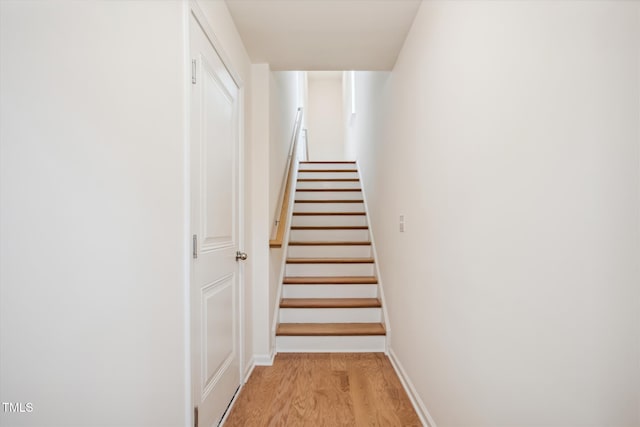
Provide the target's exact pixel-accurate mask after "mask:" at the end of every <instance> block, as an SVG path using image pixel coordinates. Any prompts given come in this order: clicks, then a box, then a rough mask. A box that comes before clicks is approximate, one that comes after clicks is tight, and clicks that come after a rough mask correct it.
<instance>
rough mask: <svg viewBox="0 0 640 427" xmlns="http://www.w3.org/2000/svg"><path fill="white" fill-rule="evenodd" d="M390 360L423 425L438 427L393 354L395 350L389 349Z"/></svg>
mask: <svg viewBox="0 0 640 427" xmlns="http://www.w3.org/2000/svg"><path fill="white" fill-rule="evenodd" d="M389 360H391V365H392V366H393V369H395V370H396V373H397V374H398V377H399V378H400V382H401V383H402V386H403V387H404V389H405V390H406V392H407V394H408V395H409V399H410V400H411V403H412V404H413V408H414V409H415V410H416V413H417V414H418V417H419V418H420V421H421V422H422V425H424V426H426V427H436V423H435V421H433V418H431V415H430V414H429V411H428V410H427V407H426V406H425V404H424V402H423V401H422V399H421V398H420V396H419V395H418V392H417V391H416V389H415V387H414V386H413V383H412V382H411V380H410V379H409V377H408V376H407V373H406V372H405V370H404V368H403V367H402V365H401V364H400V361H399V360H398V358H397V357H396V354H395V353H394V352H393V349H391V348H390V349H389Z"/></svg>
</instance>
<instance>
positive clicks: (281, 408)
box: [224, 353, 421, 427]
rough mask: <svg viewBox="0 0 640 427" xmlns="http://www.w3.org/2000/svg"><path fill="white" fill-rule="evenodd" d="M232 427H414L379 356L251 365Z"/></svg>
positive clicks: (293, 356) (300, 357)
mask: <svg viewBox="0 0 640 427" xmlns="http://www.w3.org/2000/svg"><path fill="white" fill-rule="evenodd" d="M224 425H225V427H232V426H420V425H421V423H420V420H419V418H418V416H417V414H416V413H415V411H414V409H413V406H412V405H411V402H410V401H409V397H408V396H407V394H406V392H405V391H404V388H403V387H402V384H401V383H400V380H399V379H398V377H397V375H396V373H395V371H394V369H393V367H392V366H391V362H390V361H389V359H388V358H387V357H386V356H385V355H384V353H313V354H307V353H281V354H278V355H277V356H276V358H275V361H274V364H273V366H257V367H256V368H255V369H254V371H253V373H252V374H251V376H250V378H249V380H248V381H247V384H245V386H244V387H243V388H242V390H241V391H240V395H239V396H238V399H237V401H236V403H235V405H233V408H231V412H230V414H229V416H228V418H227V420H226V422H225V424H224Z"/></svg>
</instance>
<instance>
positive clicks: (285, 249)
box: [269, 158, 388, 365]
mask: <svg viewBox="0 0 640 427" xmlns="http://www.w3.org/2000/svg"><path fill="white" fill-rule="evenodd" d="M298 169H300V160H298V159H297V158H296V161H295V162H294V164H293V173H292V175H291V185H292V188H291V191H290V192H289V211H288V212H287V224H289V225H288V226H287V228H286V229H285V232H284V236H283V238H282V263H281V264H280V274H279V275H278V282H277V283H278V289H277V290H276V299H275V304H274V306H273V322H272V324H271V334H270V339H271V348H270V353H271V363H269V365H272V364H273V358H274V357H275V355H276V352H277V348H276V329H277V327H278V319H279V315H280V300H281V299H282V287H283V286H284V284H283V282H284V275H285V270H286V267H287V253H288V251H289V235H290V234H291V223H292V221H293V209H294V205H295V203H294V200H295V197H296V189H297V187H298ZM387 347H388V345H387Z"/></svg>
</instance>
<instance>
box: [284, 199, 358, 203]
mask: <svg viewBox="0 0 640 427" xmlns="http://www.w3.org/2000/svg"><path fill="white" fill-rule="evenodd" d="M295 203H364V200H362V199H360V200H358V199H321V200H295Z"/></svg>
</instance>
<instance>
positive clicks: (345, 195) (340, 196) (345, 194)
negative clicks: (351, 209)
mask: <svg viewBox="0 0 640 427" xmlns="http://www.w3.org/2000/svg"><path fill="white" fill-rule="evenodd" d="M296 200H362V191H297V192H296Z"/></svg>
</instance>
